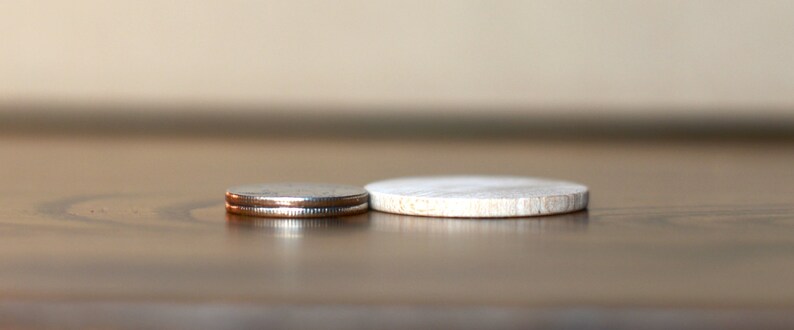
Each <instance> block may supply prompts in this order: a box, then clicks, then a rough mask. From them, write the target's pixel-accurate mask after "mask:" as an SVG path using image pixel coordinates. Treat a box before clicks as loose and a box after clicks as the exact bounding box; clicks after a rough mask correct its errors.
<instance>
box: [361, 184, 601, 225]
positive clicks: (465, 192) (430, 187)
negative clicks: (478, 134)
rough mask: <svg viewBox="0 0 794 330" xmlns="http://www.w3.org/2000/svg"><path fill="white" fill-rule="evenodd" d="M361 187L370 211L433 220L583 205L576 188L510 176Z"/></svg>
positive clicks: (582, 193)
mask: <svg viewBox="0 0 794 330" xmlns="http://www.w3.org/2000/svg"><path fill="white" fill-rule="evenodd" d="M364 188H365V189H366V190H367V191H369V194H370V202H369V203H370V207H371V208H372V209H373V210H377V211H383V212H389V213H397V214H407V215H420V216H434V217H463V218H502V217H526V216H535V215H548V214H557V213H566V212H573V211H578V210H582V209H584V208H586V207H587V200H588V190H587V187H586V186H583V185H580V184H576V183H572V182H565V181H556V180H548V179H540V178H531V177H514V176H440V177H410V178H400V179H392V180H385V181H379V182H373V183H370V184H368V185H367V186H365V187H364Z"/></svg>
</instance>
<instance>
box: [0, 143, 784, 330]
mask: <svg viewBox="0 0 794 330" xmlns="http://www.w3.org/2000/svg"><path fill="white" fill-rule="evenodd" d="M466 173H472V174H513V175H528V176H541V177H552V178H560V179H566V180H571V181H577V182H581V183H584V184H586V185H588V186H589V187H590V192H591V203H590V207H589V210H588V211H584V212H578V213H572V214H566V215H559V216H548V217H539V218H522V219H497V220H483V219H436V218H421V217H409V216H399V215H392V214H385V213H379V212H369V213H368V214H365V215H361V216H354V217H348V218H337V219H324V220H311V221H301V220H261V219H253V218H244V217H230V216H227V215H226V214H225V212H224V209H223V193H224V191H225V189H226V188H227V187H229V186H232V185H237V184H245V183H256V182H280V181H309V182H332V183H347V184H356V185H363V184H366V183H367V182H370V181H374V180H379V179H385V178H391V177H399V176H405V175H431V174H466ZM790 312H794V145H792V144H788V143H771V142H769V141H767V142H763V143H762V142H755V143H741V142H737V141H731V142H730V143H720V142H719V141H711V142H704V143H698V142H687V143H685V142H654V141H647V140H646V141H644V142H631V141H616V140H613V141H604V142H587V141H567V142H565V141H556V142H555V141H543V140H515V141H511V140H487V141H475V140H466V141H440V140H427V141H423V140H416V139H415V140H410V141H407V142H406V141H398V140H392V139H380V140H364V139H344V138H335V139H321V138H312V139H288V140H280V139H276V138H266V139H220V138H214V139H201V138H176V137H173V138H169V137H159V138H144V137H130V138H124V137H120V136H113V137H109V138H102V137H98V136H93V137H87V138H78V137H57V136H46V137H37V136H32V135H24V136H23V135H18V136H17V135H5V136H2V137H0V326H2V327H18V328H69V327H72V328H83V327H99V328H104V327H111V328H140V327H169V328H195V327H210V328H239V327H242V328H246V327H251V328H258V327H261V326H263V325H268V326H271V327H298V328H307V327H308V328H311V327H318V328H369V327H378V328H405V327H415V326H423V327H442V328H443V327H447V326H456V327H464V328H466V327H470V328H483V327H486V326H489V327H493V328H510V327H519V328H527V327H594V328H599V327H618V328H621V327H622V328H633V327H638V326H644V327H658V328H668V327H670V326H675V327H691V328H701V327H716V328H731V327H735V328H744V327H751V326H753V327H757V326H764V327H778V328H790V327H794V314H792V313H790Z"/></svg>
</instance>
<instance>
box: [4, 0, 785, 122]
mask: <svg viewBox="0 0 794 330" xmlns="http://www.w3.org/2000/svg"><path fill="white" fill-rule="evenodd" d="M119 105H122V106H119ZM792 109H794V1H773V0H757V1H746V0H742V1H734V0H695V1H693V0H686V1H676V0H643V1H634V0H604V1H570V0H568V1H564V0H563V1H561V0H539V1H513V0H505V1H475V0H448V1H427V0H424V1H406V0H401V1H371V0H370V1H366V0H361V1H357V0H340V1H230V0H224V1H220V0H219V1H212V0H195V1H162V0H116V1H103V0H70V1H63V0H30V1H22V0H19V1H0V114H2V113H3V112H5V113H6V114H8V113H16V114H18V115H19V114H20V113H27V114H30V113H33V112H37V111H39V112H46V113H53V112H56V113H57V112H69V113H79V112H84V111H90V112H91V113H93V114H97V113H100V114H102V113H104V114H107V113H112V112H138V113H146V112H152V113H163V112H170V113H182V114H189V113H202V112H218V111H227V112H230V113H231V112H233V113H238V114H249V113H256V114H267V113H268V112H280V113H300V112H305V113H309V114H316V113H323V114H326V115H329V114H333V113H347V114H351V113H352V114H357V113H361V114H367V115H372V114H384V113H388V114H391V115H402V114H410V113H417V114H428V113H430V114H448V113H461V114H463V113H465V114H472V113H478V114H482V115H487V116H501V117H505V118H511V117H516V118H523V119H525V120H526V119H528V118H529V119H531V118H549V117H552V118H558V117H559V118H569V119H573V120H575V119H576V118H585V117H580V115H582V116H585V115H586V118H591V119H599V120H611V119H615V120H618V119H626V118H630V119H631V118H635V119H637V118H639V119H643V118H645V119H648V118H650V119H661V118H668V119H669V118H678V119H681V120H685V121H686V120H688V119H689V118H693V120H700V121H708V120H710V119H712V118H716V119H720V118H721V119H724V118H734V119H736V120H738V121H741V120H744V119H752V120H754V121H759V120H762V121H768V122H777V123H779V122H780V121H786V122H794V110H792ZM7 118H12V119H13V116H10V117H9V116H7ZM605 118H606V119H605ZM9 120H10V119H9Z"/></svg>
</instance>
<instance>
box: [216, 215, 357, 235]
mask: <svg viewBox="0 0 794 330" xmlns="http://www.w3.org/2000/svg"><path fill="white" fill-rule="evenodd" d="M369 223H370V218H369V213H364V214H358V215H351V216H345V217H333V218H298V219H293V218H260V217H252V216H245V215H237V214H232V213H226V227H227V228H228V229H229V230H230V231H241V232H254V231H255V232H261V233H268V234H272V235H274V236H277V237H285V238H297V237H303V236H305V235H313V234H327V233H338V232H345V231H351V230H360V229H365V228H367V227H369Z"/></svg>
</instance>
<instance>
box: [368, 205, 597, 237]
mask: <svg viewBox="0 0 794 330" xmlns="http://www.w3.org/2000/svg"><path fill="white" fill-rule="evenodd" d="M588 221H589V220H588V213H587V210H584V211H579V212H575V213H567V214H559V215H551V216H541V217H525V218H489V219H484V218H481V219H473V218H433V217H418V216H409V215H400V214H391V213H383V212H374V211H372V212H370V223H371V226H372V228H373V229H375V230H379V231H389V232H400V233H428V234H466V233H468V234H511V233H521V234H524V233H530V234H541V233H549V232H577V231H584V230H586V229H587V225H588Z"/></svg>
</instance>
